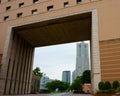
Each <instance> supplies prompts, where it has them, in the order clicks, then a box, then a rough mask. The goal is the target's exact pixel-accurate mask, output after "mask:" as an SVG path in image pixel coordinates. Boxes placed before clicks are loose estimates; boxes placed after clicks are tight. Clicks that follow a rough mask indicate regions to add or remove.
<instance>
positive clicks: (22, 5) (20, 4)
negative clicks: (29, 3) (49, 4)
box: [6, 0, 39, 11]
mask: <svg viewBox="0 0 120 96" xmlns="http://www.w3.org/2000/svg"><path fill="white" fill-rule="evenodd" d="M38 1H39V0H33V3H34V4H36V3H38ZM19 7H24V2H21V3H19ZM10 9H11V6H7V7H6V11H8V10H10Z"/></svg>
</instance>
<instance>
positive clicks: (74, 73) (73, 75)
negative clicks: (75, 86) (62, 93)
mask: <svg viewBox="0 0 120 96" xmlns="http://www.w3.org/2000/svg"><path fill="white" fill-rule="evenodd" d="M75 79H76V70H74V71H73V72H72V82H74V80H75Z"/></svg>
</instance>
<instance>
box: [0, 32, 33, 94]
mask: <svg viewBox="0 0 120 96" xmlns="http://www.w3.org/2000/svg"><path fill="white" fill-rule="evenodd" d="M7 44H8V46H7V48H6V52H4V53H5V55H4V57H3V61H2V64H3V66H2V69H1V71H2V72H1V73H0V82H1V83H0V94H27V93H30V83H31V72H32V66H33V55H34V47H32V46H31V45H30V44H29V43H28V42H27V41H25V40H24V39H23V38H22V37H20V36H19V35H18V34H17V33H15V32H11V34H10V35H9V39H8V43H7Z"/></svg>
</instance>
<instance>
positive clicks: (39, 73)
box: [33, 67, 43, 77]
mask: <svg viewBox="0 0 120 96" xmlns="http://www.w3.org/2000/svg"><path fill="white" fill-rule="evenodd" d="M33 74H34V75H36V76H39V77H42V75H43V73H41V72H40V68H39V67H36V68H35V69H34V70H33Z"/></svg>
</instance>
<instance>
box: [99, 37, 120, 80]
mask: <svg viewBox="0 0 120 96" xmlns="http://www.w3.org/2000/svg"><path fill="white" fill-rule="evenodd" d="M100 59H101V73H102V74H101V75H102V81H111V82H112V81H114V80H119V81H120V39H117V40H108V41H100Z"/></svg>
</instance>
